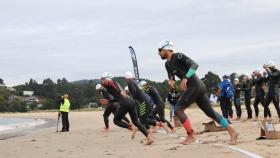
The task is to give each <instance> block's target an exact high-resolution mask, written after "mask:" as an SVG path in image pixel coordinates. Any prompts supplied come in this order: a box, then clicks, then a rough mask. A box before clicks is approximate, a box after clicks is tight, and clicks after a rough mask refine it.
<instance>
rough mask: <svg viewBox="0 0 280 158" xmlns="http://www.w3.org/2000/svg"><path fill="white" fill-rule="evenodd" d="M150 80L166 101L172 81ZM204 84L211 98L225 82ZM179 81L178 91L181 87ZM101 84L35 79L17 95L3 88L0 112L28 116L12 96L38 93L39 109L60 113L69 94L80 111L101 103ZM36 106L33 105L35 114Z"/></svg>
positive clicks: (211, 79)
mask: <svg viewBox="0 0 280 158" xmlns="http://www.w3.org/2000/svg"><path fill="white" fill-rule="evenodd" d="M236 77H238V78H239V79H240V81H242V79H243V77H244V76H243V75H240V76H238V75H237V73H232V74H231V75H230V79H231V80H232V81H233V80H234V79H235V78H236ZM113 80H114V81H117V82H118V83H119V84H120V85H122V86H123V87H124V86H126V84H125V82H124V78H123V77H115V78H113ZM142 80H143V79H142ZM144 80H146V81H147V82H148V83H149V84H150V85H152V86H154V87H155V88H156V89H157V90H158V91H159V93H160V95H161V97H162V98H163V100H165V98H166V97H167V95H168V91H169V88H168V81H167V80H165V81H163V82H155V81H151V80H149V79H144ZM202 81H203V82H204V83H205V85H206V88H207V92H208V94H209V95H210V94H211V93H214V92H215V91H216V90H217V88H218V84H219V83H220V82H221V79H220V77H219V76H218V75H217V74H215V73H213V72H211V71H209V72H208V73H207V74H206V75H205V76H204V77H203V78H202ZM178 82H179V81H177V87H178V85H179V83H178ZM0 83H2V85H3V84H4V81H3V80H2V79H0ZM97 83H99V80H98V79H95V80H87V81H81V82H68V80H67V79H66V78H62V79H58V80H57V81H53V80H52V79H50V78H47V79H44V80H43V82H42V83H38V82H37V81H36V80H34V79H30V80H29V82H26V83H25V84H23V85H18V86H15V87H13V88H14V89H15V91H9V90H8V89H5V88H3V87H0V88H1V89H0V112H4V111H11V112H14V111H20V112H24V111H27V110H28V109H26V108H24V107H25V105H26V102H20V101H19V100H11V99H9V97H10V96H12V95H15V96H22V95H23V91H34V95H35V96H38V97H42V98H45V99H44V100H45V101H44V102H43V104H42V106H40V108H39V109H42V110H45V109H58V107H59V105H58V103H57V98H58V97H59V96H62V95H63V94H65V93H67V94H69V96H70V101H71V109H80V108H83V107H85V106H87V105H88V104H89V103H98V102H99V99H100V97H101V96H100V95H99V94H98V93H97V91H96V89H95V86H96V84H97ZM35 107H36V106H32V105H31V110H33V109H34V108H35Z"/></svg>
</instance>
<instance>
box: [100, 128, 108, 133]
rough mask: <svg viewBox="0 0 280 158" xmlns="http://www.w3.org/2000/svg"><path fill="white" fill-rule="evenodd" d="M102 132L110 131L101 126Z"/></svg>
mask: <svg viewBox="0 0 280 158" xmlns="http://www.w3.org/2000/svg"><path fill="white" fill-rule="evenodd" d="M102 132H110V130H109V128H103V129H102Z"/></svg>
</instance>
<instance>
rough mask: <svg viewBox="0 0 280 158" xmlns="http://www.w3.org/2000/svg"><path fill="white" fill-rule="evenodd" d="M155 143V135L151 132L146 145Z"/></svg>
mask: <svg viewBox="0 0 280 158" xmlns="http://www.w3.org/2000/svg"><path fill="white" fill-rule="evenodd" d="M153 143H154V140H153V136H152V135H151V134H149V135H148V137H147V142H146V144H145V145H151V144H153Z"/></svg>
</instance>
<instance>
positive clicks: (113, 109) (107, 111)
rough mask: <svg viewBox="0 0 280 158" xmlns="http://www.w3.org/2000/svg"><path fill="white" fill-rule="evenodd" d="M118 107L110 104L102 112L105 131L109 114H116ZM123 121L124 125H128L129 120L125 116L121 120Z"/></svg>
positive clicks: (115, 104)
mask: <svg viewBox="0 0 280 158" xmlns="http://www.w3.org/2000/svg"><path fill="white" fill-rule="evenodd" d="M118 106H119V104H118V103H110V104H108V105H107V107H106V109H105V110H104V113H103V118H104V124H105V127H106V129H108V128H109V116H110V115H111V114H113V115H115V114H116V111H117V108H118ZM123 120H124V121H125V122H126V123H130V121H129V119H128V118H127V117H126V116H125V117H124V118H123Z"/></svg>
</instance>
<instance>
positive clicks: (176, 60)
mask: <svg viewBox="0 0 280 158" xmlns="http://www.w3.org/2000/svg"><path fill="white" fill-rule="evenodd" d="M165 67H166V70H167V73H168V77H169V79H170V80H175V75H176V76H177V77H178V78H180V79H184V78H187V77H186V74H187V73H188V72H189V70H190V69H195V70H196V69H197V68H198V64H196V63H195V62H194V61H193V60H192V59H190V58H188V57H187V56H185V55H184V54H181V53H174V54H173V55H172V58H171V60H170V61H166V63H165ZM194 102H196V103H197V105H198V107H199V108H200V109H201V110H202V111H203V112H204V113H205V114H206V115H207V116H208V117H210V118H212V119H213V120H215V121H217V122H218V123H220V121H222V120H223V122H224V120H225V119H224V117H222V116H221V115H220V114H218V113H217V112H215V111H214V109H213V108H212V106H211V103H210V100H209V98H208V96H207V92H206V87H205V84H204V83H203V82H202V81H201V80H200V79H199V78H198V77H197V76H196V74H193V75H192V76H191V77H189V78H188V82H187V90H186V91H184V92H183V94H182V95H181V97H180V99H179V100H178V102H177V104H176V105H175V114H176V115H177V116H178V118H179V119H180V121H181V123H182V124H185V122H187V115H186V114H185V112H184V110H185V109H186V108H187V107H189V106H190V105H191V104H192V103H194ZM224 123H225V124H226V125H225V124H224V125H225V126H227V122H224Z"/></svg>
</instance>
